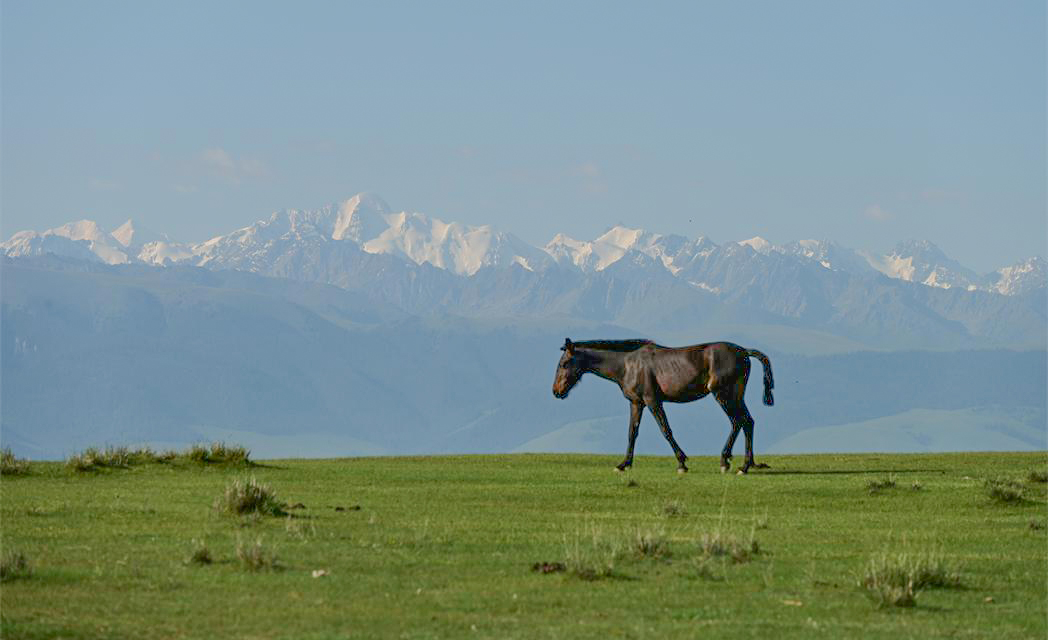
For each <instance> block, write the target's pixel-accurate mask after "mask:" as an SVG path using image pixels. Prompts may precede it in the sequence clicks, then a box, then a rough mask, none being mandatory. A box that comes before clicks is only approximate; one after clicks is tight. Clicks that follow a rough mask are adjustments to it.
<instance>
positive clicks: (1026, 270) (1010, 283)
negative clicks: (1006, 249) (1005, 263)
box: [988, 256, 1048, 296]
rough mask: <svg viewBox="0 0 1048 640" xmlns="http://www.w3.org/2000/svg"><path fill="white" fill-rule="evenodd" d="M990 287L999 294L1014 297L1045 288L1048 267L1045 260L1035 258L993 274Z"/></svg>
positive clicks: (990, 278) (1047, 278)
mask: <svg viewBox="0 0 1048 640" xmlns="http://www.w3.org/2000/svg"><path fill="white" fill-rule="evenodd" d="M988 277H989V280H990V286H991V288H992V289H993V290H994V291H996V292H997V293H1002V294H1004V295H1006V296H1014V295H1020V294H1023V293H1026V292H1028V291H1033V290H1035V289H1039V288H1041V287H1043V286H1044V283H1045V281H1046V280H1048V265H1046V264H1045V260H1044V258H1041V257H1040V256H1034V257H1032V258H1029V259H1028V260H1023V261H1021V262H1017V263H1015V264H1013V265H1011V266H1010V267H1004V268H1002V269H998V270H997V271H995V272H993V273H991V274H990V275H989V276H988Z"/></svg>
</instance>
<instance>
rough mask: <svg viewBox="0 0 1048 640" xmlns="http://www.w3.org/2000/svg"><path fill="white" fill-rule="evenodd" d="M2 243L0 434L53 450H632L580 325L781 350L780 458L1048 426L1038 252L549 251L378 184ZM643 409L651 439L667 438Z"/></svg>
mask: <svg viewBox="0 0 1048 640" xmlns="http://www.w3.org/2000/svg"><path fill="white" fill-rule="evenodd" d="M0 248H2V249H3V252H4V254H5V255H4V257H3V262H2V267H3V268H2V270H0V272H2V276H3V282H2V285H3V286H2V287H0V302H2V313H3V315H2V318H0V346H2V352H0V356H2V358H0V364H2V376H0V392H2V393H0V395H2V405H0V418H2V425H0V437H2V438H3V440H4V444H5V446H12V447H13V448H14V449H15V450H16V452H18V451H21V452H23V454H25V455H31V456H34V457H58V456H62V455H68V454H69V453H70V452H71V451H72V450H74V449H76V448H78V447H81V448H82V447H85V446H91V445H99V444H107V443H143V442H144V443H154V444H172V445H180V444H183V443H187V442H192V441H196V440H200V439H211V438H225V439H229V440H233V441H237V442H242V443H245V444H247V445H248V446H250V447H252V448H253V449H255V450H256V453H257V454H258V455H262V456H279V455H354V454H356V455H365V454H382V453H435V452H465V451H471V452H486V451H531V450H556V451H560V450H583V451H607V452H614V451H618V450H619V449H621V447H622V445H623V443H624V441H623V434H624V425H625V420H626V413H625V411H626V409H625V405H624V404H623V402H624V401H622V399H621V395H620V394H619V392H618V390H617V389H615V388H614V387H613V386H612V385H609V384H607V383H604V382H602V381H592V382H589V381H588V380H587V382H586V383H585V384H582V385H580V387H579V389H578V390H576V391H575V392H573V394H572V398H571V399H570V400H569V401H566V402H560V401H555V400H554V399H553V398H552V395H551V393H550V391H549V386H550V384H551V379H552V374H553V365H554V363H555V361H556V357H557V355H559V352H558V351H557V346H559V344H561V343H562V342H563V338H564V336H570V337H572V338H575V339H586V338H615V337H623V338H632V337H649V338H653V339H656V340H658V341H659V342H661V343H663V344H688V343H696V342H704V341H711V340H732V341H735V342H738V343H740V344H744V345H746V346H750V347H754V348H759V349H761V350H763V351H765V352H767V353H769V354H771V356H772V359H773V362H774V363H775V371H776V378H777V380H779V389H777V392H776V393H777V403H776V406H775V407H771V408H764V407H762V406H761V405H760V400H759V389H757V391H756V392H755V393H757V394H758V396H757V397H756V398H755V399H753V400H752V401H751V402H750V405H751V410H752V411H753V412H754V415H755V418H756V419H757V421H758V436H757V437H758V441H757V442H758V445H757V446H758V451H759V452H760V451H783V452H787V451H800V450H807V451H817V450H831V451H832V450H849V449H854V450H885V451H895V450H941V449H942V448H944V447H945V448H947V449H972V448H976V449H985V448H1005V449H1014V448H1044V447H1045V444H1046V437H1048V431H1046V428H1045V415H1046V410H1045V406H1046V398H1045V396H1046V390H1045V388H1046V379H1048V373H1046V371H1045V370H1046V354H1045V351H1044V349H1045V342H1046V334H1048V319H1046V296H1045V290H1046V285H1045V280H1046V278H1045V266H1044V260H1043V258H1040V257H1034V258H1030V259H1029V260H1025V261H1022V262H1020V263H1018V264H1016V265H1012V266H1010V267H1004V268H1001V269H998V270H996V271H994V272H992V273H989V274H982V275H980V274H977V273H975V272H973V271H972V270H970V269H967V268H965V267H964V266H963V265H960V264H958V263H957V262H956V261H953V260H951V259H949V258H948V257H947V256H945V255H943V253H942V251H940V250H939V249H938V248H936V247H935V246H934V245H932V244H931V243H929V242H923V241H922V242H906V243H902V244H900V245H899V246H897V247H896V248H895V249H894V250H893V251H891V252H888V253H886V254H883V255H881V254H872V253H868V252H864V251H857V250H852V249H848V248H846V247H843V246H840V245H838V244H836V243H833V242H829V241H811V240H805V241H797V242H792V243H788V244H785V245H773V244H771V243H768V242H766V241H764V240H762V239H760V238H753V239H750V240H745V241H742V242H726V243H722V244H717V243H715V242H713V241H711V240H709V239H707V238H697V239H689V238H685V237H683V236H676V235H660V234H655V233H651V232H647V231H643V230H639V229H627V228H625V227H622V226H616V227H613V228H611V229H609V230H608V231H607V232H606V233H604V234H602V235H601V236H600V237H598V238H596V239H594V240H592V241H578V240H575V239H572V238H569V237H567V236H565V235H563V234H559V235H557V236H555V237H554V238H553V239H552V240H551V241H550V242H549V243H548V244H547V245H546V246H545V247H542V248H539V247H534V246H531V245H529V244H528V243H526V242H523V241H522V240H520V239H519V238H516V237H515V236H513V235H511V234H508V233H504V232H500V231H497V230H494V229H492V228H491V227H488V226H480V227H476V226H469V225H463V224H459V223H446V222H443V221H441V220H437V219H434V218H430V217H428V216H425V215H423V214H420V213H408V212H394V211H393V210H392V209H390V207H388V206H387V205H386V204H385V203H384V202H383V201H382V200H381V199H380V198H378V197H376V196H373V195H368V194H359V195H357V196H354V197H353V198H350V199H348V200H346V201H343V202H341V203H337V204H333V205H331V206H328V207H324V208H321V209H318V210H313V211H297V210H287V211H281V212H277V213H274V214H272V215H271V216H270V217H268V218H267V219H264V220H261V221H259V222H257V223H255V224H253V225H250V226H248V227H245V228H242V229H238V230H236V231H233V232H232V233H229V234H226V235H222V236H218V237H215V238H212V239H210V240H207V241H205V242H200V243H176V242H172V241H171V240H170V239H169V238H167V237H166V236H164V235H162V234H160V233H154V232H149V231H147V230H144V229H139V228H137V227H136V225H135V224H134V223H132V222H130V221H129V222H128V223H125V224H124V225H122V226H121V227H119V228H117V229H115V230H113V231H112V232H107V231H105V230H103V229H102V228H100V227H99V225H98V224H96V223H94V222H91V221H80V222H75V223H69V224H66V225H63V226H61V227H58V228H56V229H51V230H47V231H40V232H38V231H23V232H19V233H17V234H15V235H14V236H12V237H11V238H10V239H9V240H8V241H7V242H4V243H3V244H2V245H0ZM751 386H752V387H754V388H755V389H756V388H757V387H759V385H751ZM671 422H673V423H674V425H675V433H676V434H678V437H679V439H681V441H682V445H683V444H685V442H687V443H688V444H687V446H686V447H685V448H686V449H687V450H688V451H689V453H704V452H705V453H712V452H714V451H716V450H717V449H718V448H719V446H720V444H721V443H722V442H723V438H724V437H725V436H726V428H727V421H726V418H724V416H723V415H721V414H720V413H719V408H718V407H717V406H716V404H715V403H710V402H700V403H695V404H693V405H685V406H682V407H675V408H673V409H672V412H671ZM692 423H698V424H701V425H702V426H703V428H702V429H701V430H695V429H688V428H685V427H684V425H686V424H692ZM646 424H647V426H646V427H642V437H641V440H640V443H639V449H638V450H639V451H648V452H655V453H666V451H667V449H666V445H665V443H664V442H662V441H661V436H660V435H659V434H658V431H657V429H654V428H653V426H652V424H651V423H650V421H649V422H648V423H646ZM678 424H680V426H677V425H678ZM950 425H954V426H955V427H956V428H951V426H950Z"/></svg>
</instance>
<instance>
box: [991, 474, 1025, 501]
mask: <svg viewBox="0 0 1048 640" xmlns="http://www.w3.org/2000/svg"><path fill="white" fill-rule="evenodd" d="M985 486H986V493H987V495H989V496H990V499H991V500H993V501H994V502H996V503H998V504H1020V503H1021V502H1023V500H1024V499H1025V497H1026V496H1025V491H1026V490H1025V487H1023V485H1022V484H1021V483H1019V482H1016V481H1015V480H1008V479H1005V478H994V479H992V480H987V481H986V485H985Z"/></svg>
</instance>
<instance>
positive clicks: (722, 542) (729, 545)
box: [699, 531, 760, 564]
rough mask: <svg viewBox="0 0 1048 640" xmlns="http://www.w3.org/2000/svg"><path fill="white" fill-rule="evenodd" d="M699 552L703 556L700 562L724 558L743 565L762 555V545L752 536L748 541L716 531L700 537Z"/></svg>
mask: <svg viewBox="0 0 1048 640" xmlns="http://www.w3.org/2000/svg"><path fill="white" fill-rule="evenodd" d="M699 551H700V552H701V555H702V558H701V560H700V562H705V561H707V560H709V559H710V558H717V557H722V558H731V561H732V562H734V563H736V564H742V563H743V562H749V561H750V560H751V559H753V556H755V555H757V554H759V553H760V543H759V542H757V539H756V538H754V537H753V535H752V534H751V535H750V537H749V539H748V540H746V539H743V538H740V537H738V536H734V535H731V534H725V533H721V532H720V531H716V532H714V533H704V534H702V536H700V537H699Z"/></svg>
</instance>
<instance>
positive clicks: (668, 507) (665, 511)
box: [655, 500, 685, 518]
mask: <svg viewBox="0 0 1048 640" xmlns="http://www.w3.org/2000/svg"><path fill="white" fill-rule="evenodd" d="M655 513H656V514H657V515H661V516H665V517H667V518H677V517H680V516H683V515H684V514H685V510H684V503H683V502H681V501H680V500H670V501H669V502H667V503H666V504H664V505H662V508H661V509H657V510H656V511H655Z"/></svg>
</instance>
